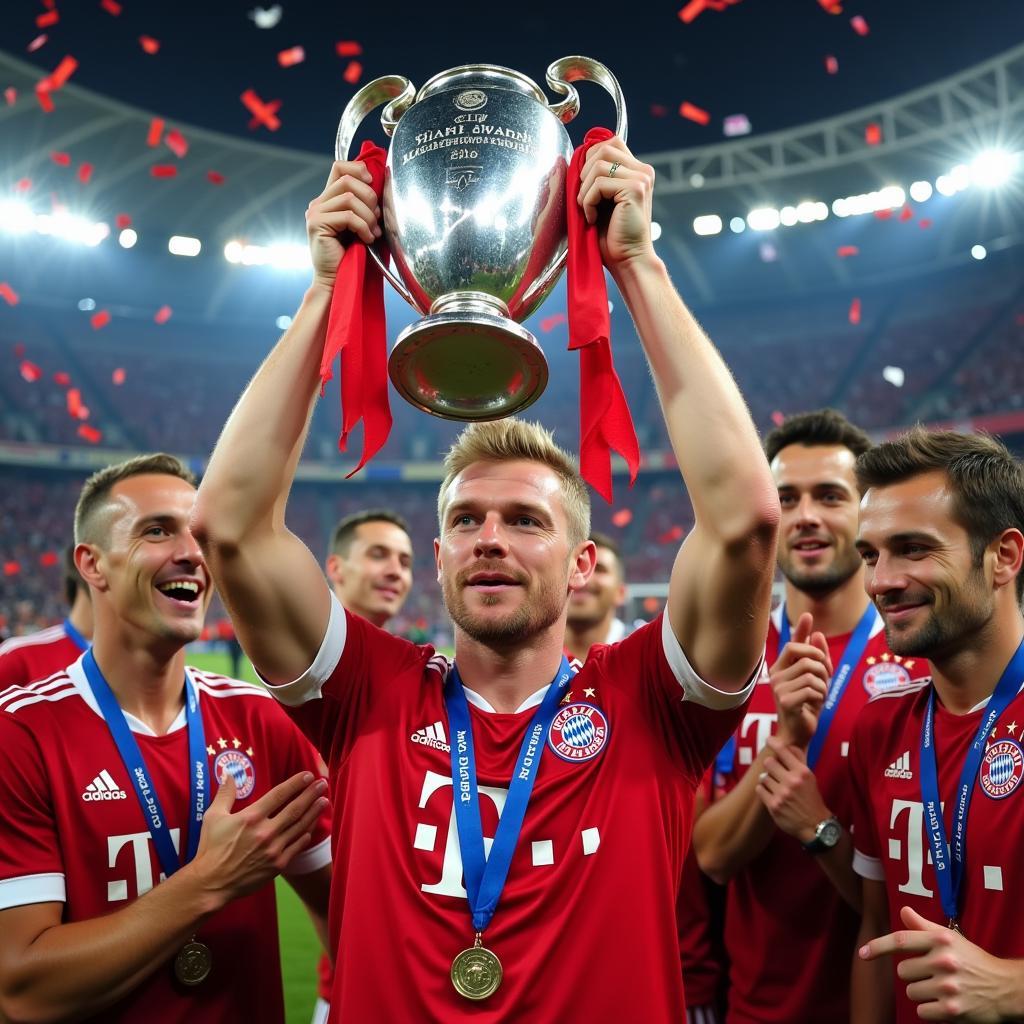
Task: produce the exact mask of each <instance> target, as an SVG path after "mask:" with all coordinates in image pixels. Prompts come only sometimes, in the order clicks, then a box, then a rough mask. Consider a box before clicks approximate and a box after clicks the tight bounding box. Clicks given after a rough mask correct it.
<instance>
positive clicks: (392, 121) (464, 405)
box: [335, 57, 627, 421]
mask: <svg viewBox="0 0 1024 1024" xmlns="http://www.w3.org/2000/svg"><path fill="white" fill-rule="evenodd" d="M575 81H592V82H596V83H598V84H599V85H601V86H603V87H604V88H605V89H606V90H607V91H608V92H609V93H610V94H611V96H612V97H613V99H614V100H615V106H616V133H617V134H618V136H619V137H620V138H622V139H623V140H624V139H625V138H626V130H627V124H626V110H625V102H624V100H623V97H622V91H621V89H620V88H619V84H618V82H617V81H616V79H615V77H614V76H613V75H612V74H611V72H610V71H608V69H607V68H605V67H604V65H603V64H599V63H598V62H597V61H594V60H591V59H590V58H587V57H564V58H562V59H561V60H558V61H555V62H554V63H553V64H552V65H551V66H550V67H549V68H548V71H547V83H548V86H549V87H550V88H551V90H552V91H553V92H555V93H557V94H559V95H561V96H562V97H564V98H563V99H562V100H561V101H560V102H558V103H555V104H550V103H549V102H548V100H547V98H546V96H545V94H544V92H543V91H542V90H541V89H540V87H539V86H538V85H537V84H536V83H534V82H533V81H531V80H530V79H529V78H527V77H526V76H525V75H523V74H520V73H519V72H518V71H512V70H510V69H509V68H502V67H497V66H495V65H490V64H470V65H465V66H463V67H458V68H452V69H451V70H449V71H444V72H442V73H441V74H439V75H435V76H434V77H433V78H431V79H430V81H428V82H427V83H426V85H424V86H423V87H422V88H421V89H420V90H419V92H416V90H415V88H414V87H413V85H412V83H411V82H409V80H408V79H406V78H403V77H401V76H398V75H389V76H385V77H383V78H378V79H375V80H374V81H372V82H370V83H368V84H367V85H365V86H364V87H363V88H362V89H360V90H359V91H358V92H357V93H356V94H355V96H353V97H352V99H351V100H350V101H349V103H348V105H347V106H346V108H345V111H344V113H343V114H342V117H341V122H340V123H339V126H338V135H337V140H336V145H335V156H336V159H338V160H348V159H349V149H350V147H351V144H352V140H353V138H354V136H355V134H356V131H357V129H358V128H359V125H360V124H361V123H362V121H363V119H364V118H365V117H366V116H367V114H369V113H370V112H371V111H372V110H373V109H375V108H376V107H378V106H380V105H381V104H382V103H383V104H386V105H385V107H384V110H383V112H382V115H381V125H382V127H383V129H384V131H385V133H386V134H388V135H389V136H391V145H390V147H389V149H388V156H387V166H386V171H385V180H384V195H383V201H382V204H381V205H382V211H383V224H382V231H383V237H382V239H381V241H380V243H378V244H377V245H376V246H373V247H372V248H371V249H370V253H371V255H372V257H373V259H374V260H375V261H376V262H377V265H378V266H379V267H380V269H381V271H382V272H383V273H384V275H385V277H386V278H387V279H388V281H390V283H391V284H392V286H393V287H394V288H395V290H396V291H397V292H398V293H399V294H400V295H401V296H402V297H403V298H404V299H405V300H406V301H407V302H408V303H409V304H410V305H411V306H412V307H413V308H414V309H415V310H417V312H419V313H420V314H422V316H421V318H420V319H418V320H416V321H415V322H414V323H412V324H411V325H410V326H409V327H407V328H405V330H403V331H402V333H401V334H400V335H399V336H398V339H397V340H396V342H395V345H394V348H393V349H392V352H391V357H390V359H389V361H388V373H389V375H390V377H391V381H392V383H393V385H394V387H395V389H396V390H397V391H398V393H399V394H400V395H402V397H403V398H405V399H406V400H407V401H409V402H410V403H412V404H413V405H415V406H416V407H418V408H420V409H423V410H424V411H426V412H429V413H431V414H433V415H435V416H440V417H443V418H445V419H453V420H464V421H471V420H494V419H500V418H502V417H503V416H510V415H512V414H513V413H515V412H518V411H519V410H521V409H525V408H526V407H527V406H528V405H530V404H531V403H532V402H534V401H536V399H537V398H538V397H540V395H541V393H542V392H543V390H544V388H545V386H546V384H547V380H548V366H547V360H546V359H545V357H544V353H543V351H542V350H541V347H540V345H539V344H538V343H537V339H536V338H535V337H534V336H533V334H532V333H531V332H530V331H528V330H527V329H526V328H525V327H523V326H522V321H523V320H525V319H526V318H527V317H528V316H529V315H530V314H531V313H532V312H533V311H534V310H535V309H536V308H537V306H539V305H540V303H541V302H543V300H544V299H545V298H546V296H547V295H548V294H549V293H550V291H551V289H552V288H553V287H554V285H555V283H556V281H557V280H558V277H559V276H560V274H561V272H562V269H563V267H564V266H565V259H566V252H567V233H566V204H567V202H569V201H570V198H571V201H573V202H574V201H575V196H573V197H567V196H566V189H565V185H566V176H567V174H568V170H569V161H570V160H571V158H572V151H573V150H572V143H571V142H570V140H569V135H568V133H567V131H566V130H565V127H564V124H565V123H567V122H569V121H571V120H572V119H573V118H574V117H575V116H576V114H577V112H578V111H579V96H578V94H577V92H576V90H575V88H573V86H572V85H571V84H570V83H572V82H575ZM389 260H390V261H392V262H393V264H394V269H393V270H392V268H391V267H390V266H389Z"/></svg>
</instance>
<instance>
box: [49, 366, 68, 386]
mask: <svg viewBox="0 0 1024 1024" xmlns="http://www.w3.org/2000/svg"><path fill="white" fill-rule="evenodd" d="M53 382H54V384H59V385H60V386H61V387H62V388H66V387H67V386H68V385H69V384H70V383H71V374H70V373H67V372H65V371H64V370H58V371H57V372H56V373H55V374H54V375H53Z"/></svg>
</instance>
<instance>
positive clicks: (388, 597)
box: [373, 587, 402, 601]
mask: <svg viewBox="0 0 1024 1024" xmlns="http://www.w3.org/2000/svg"><path fill="white" fill-rule="evenodd" d="M373 589H374V590H375V591H376V592H377V593H378V594H379V595H380V596H381V597H382V598H384V600H385V601H397V600H398V599H399V598H400V597H401V596H402V592H401V591H400V590H398V589H396V588H395V587H374V588H373Z"/></svg>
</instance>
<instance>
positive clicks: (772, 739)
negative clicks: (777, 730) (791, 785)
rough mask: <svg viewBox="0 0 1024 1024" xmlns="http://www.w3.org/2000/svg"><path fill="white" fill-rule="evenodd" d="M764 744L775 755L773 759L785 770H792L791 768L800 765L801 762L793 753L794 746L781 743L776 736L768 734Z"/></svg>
mask: <svg viewBox="0 0 1024 1024" xmlns="http://www.w3.org/2000/svg"><path fill="white" fill-rule="evenodd" d="M766 746H767V747H768V748H769V750H771V752H772V753H773V754H774V755H775V761H776V762H777V763H778V764H779V765H780V766H781V767H782V768H783V769H784V770H785V771H787V772H789V771H793V769H795V768H799V767H800V765H801V763H802V762H801V761H800V759H799V758H798V757H795V756H794V754H793V751H794V750H796V747H790V746H789V745H788V744H786V743H783V742H782V740H780V739H779V738H778V737H777V736H769V737H768V742H767V744H766Z"/></svg>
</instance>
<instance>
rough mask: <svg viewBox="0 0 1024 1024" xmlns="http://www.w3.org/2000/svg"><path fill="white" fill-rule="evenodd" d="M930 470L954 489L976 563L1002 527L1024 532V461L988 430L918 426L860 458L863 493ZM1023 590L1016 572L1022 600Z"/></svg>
mask: <svg viewBox="0 0 1024 1024" xmlns="http://www.w3.org/2000/svg"><path fill="white" fill-rule="evenodd" d="M931 472H941V473H943V474H945V477H946V480H947V481H948V483H949V490H950V492H951V493H952V495H953V515H954V516H955V517H956V519H957V521H958V522H959V523H960V525H961V526H963V528H964V529H965V530H966V531H967V535H968V537H969V538H970V543H971V553H972V554H973V556H974V561H975V564H976V565H980V564H981V559H982V556H983V555H984V553H985V548H987V547H988V545H989V544H990V543H991V542H992V541H993V540H994V539H995V538H996V537H998V536H999V534H1001V533H1002V532H1003V530H1008V529H1017V530H1020V531H1021V532H1022V533H1024V466H1022V465H1021V463H1020V460H1019V459H1017V458H1015V457H1014V456H1013V454H1012V453H1011V452H1010V450H1009V449H1008V448H1007V447H1006V445H1004V444H1003V443H1002V442H1001V441H997V440H996V439H995V438H994V437H991V436H989V435H988V434H958V433H956V432H954V431H952V430H926V429H925V428H924V427H921V426H917V427H914V428H913V429H912V430H910V431H909V432H907V433H906V434H903V435H902V436H901V437H898V438H896V440H894V441H886V442H885V443H884V444H880V445H878V446H877V447H875V448H872V449H871V451H869V452H866V453H865V454H864V455H861V456H860V458H858V459H857V482H858V484H859V485H860V490H861V494H863V493H864V492H865V491H866V490H867V489H868V488H869V487H885V486H887V485H889V484H896V483H901V482H902V481H904V480H908V479H910V478H911V477H915V476H920V475H921V474H922V473H931ZM1022 595H1024V573H1020V574H1018V576H1017V599H1018V601H1019V600H1020V599H1021V597H1022Z"/></svg>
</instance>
